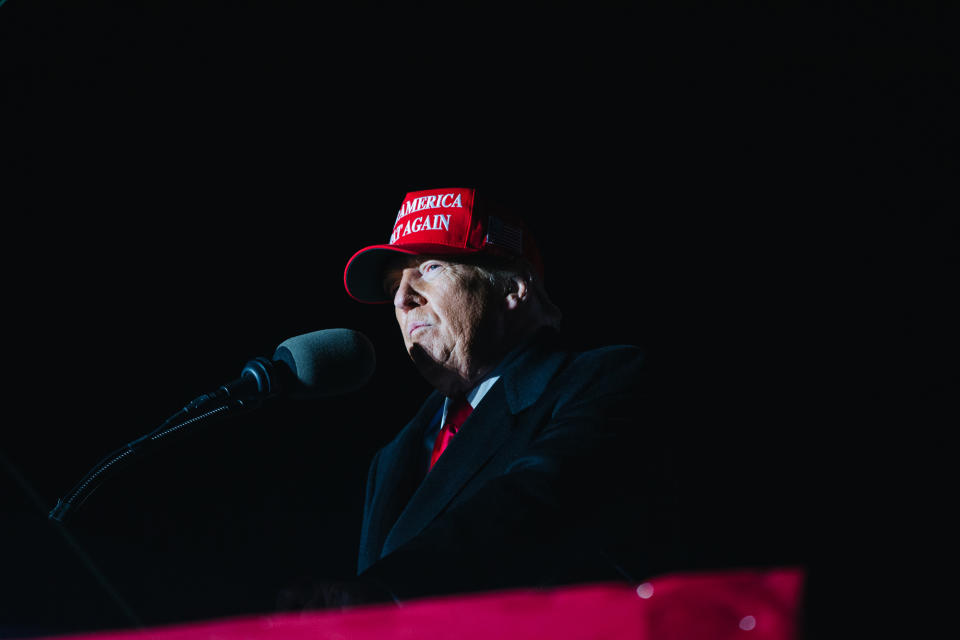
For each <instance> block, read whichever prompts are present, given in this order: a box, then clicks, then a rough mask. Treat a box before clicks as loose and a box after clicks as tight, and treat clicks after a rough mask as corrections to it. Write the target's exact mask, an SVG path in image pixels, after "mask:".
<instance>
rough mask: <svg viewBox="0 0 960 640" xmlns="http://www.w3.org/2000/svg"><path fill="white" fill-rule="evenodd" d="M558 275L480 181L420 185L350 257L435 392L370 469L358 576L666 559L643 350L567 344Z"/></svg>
mask: <svg viewBox="0 0 960 640" xmlns="http://www.w3.org/2000/svg"><path fill="white" fill-rule="evenodd" d="M543 278H544V269H543V265H542V261H541V259H540V254H539V252H538V250H537V247H536V245H535V243H534V241H533V238H532V237H530V234H529V233H528V231H527V229H526V228H525V226H524V225H523V223H522V222H520V221H519V219H518V218H517V217H516V216H514V215H513V214H511V213H508V211H507V209H506V208H504V207H503V206H502V205H497V204H495V203H494V202H493V201H492V200H490V199H489V198H485V193H484V192H482V191H481V192H477V190H474V189H468V188H449V189H431V190H425V191H416V192H411V193H408V194H407V195H406V197H405V198H404V200H403V202H402V204H401V207H400V210H399V213H398V214H397V217H396V219H395V221H394V226H393V230H392V234H391V236H390V242H389V244H383V245H373V246H370V247H366V248H364V249H361V250H360V251H358V252H357V253H356V254H354V255H353V257H351V258H350V260H349V262H348V264H347V266H346V269H345V272H344V285H345V287H346V290H347V292H348V293H349V294H350V296H352V297H353V298H355V299H356V300H359V301H361V302H364V303H391V302H392V304H393V306H394V309H395V313H396V319H397V324H398V325H399V329H400V332H401V335H402V337H403V341H404V344H405V346H406V349H407V352H408V354H409V355H410V358H411V359H412V361H413V363H414V365H415V366H416V368H417V370H418V371H419V372H420V374H421V375H422V376H423V377H424V378H425V379H426V380H427V381H428V382H429V383H430V384H431V385H432V386H433V387H434V388H435V391H434V392H433V393H432V394H431V395H430V396H429V397H428V398H427V399H426V400H425V402H424V403H423V405H422V406H421V408H420V410H419V412H418V413H417V414H416V415H415V416H414V417H413V419H412V420H410V422H409V423H408V424H407V425H406V426H405V427H404V428H403V429H402V430H401V431H400V432H399V434H398V435H397V436H396V438H394V439H393V441H392V442H390V443H389V444H387V445H386V446H385V447H383V448H382V449H381V450H380V451H379V452H378V453H377V454H376V455H375V457H374V459H373V461H372V463H371V465H370V469H369V474H368V483H367V487H366V501H365V507H364V517H363V524H362V533H361V542H360V553H359V564H358V574H359V577H360V579H361V580H363V581H366V582H367V584H376V585H379V587H381V588H383V589H384V590H385V592H386V593H389V596H390V597H392V598H394V599H397V600H403V599H406V598H413V597H421V596H426V595H431V594H449V593H462V592H468V591H478V590H492V589H500V588H509V587H537V586H550V585H560V584H568V583H573V582H583V581H609V580H628V581H634V580H639V579H641V578H642V577H644V576H645V575H648V574H649V573H650V572H651V571H653V570H655V568H656V566H657V560H658V558H657V552H656V551H652V549H653V548H654V547H653V546H652V545H654V542H655V541H654V537H653V536H651V535H650V534H651V532H652V525H651V511H650V506H651V501H650V500H649V496H650V495H651V493H652V492H653V491H654V490H655V483H654V480H653V472H654V471H655V470H656V469H657V468H658V466H657V464H656V462H657V460H656V455H655V454H654V453H653V452H654V451H656V447H655V446H654V444H653V442H654V439H653V437H652V433H651V432H652V431H653V429H654V427H653V426H652V425H651V424H649V423H645V422H644V420H652V416H651V415H649V413H647V412H646V410H645V407H644V403H645V400H644V393H645V385H644V381H643V367H642V362H643V358H642V354H641V352H640V351H639V350H638V349H637V348H636V347H631V346H610V347H604V348H599V349H596V350H592V351H587V352H583V353H575V352H571V351H568V350H566V349H564V347H563V346H562V343H561V339H560V334H559V330H558V328H559V325H560V310H559V309H558V308H557V307H556V306H555V305H554V304H553V303H552V302H551V301H550V298H549V296H548V295H547V292H546V289H545V288H544V279H543ZM591 303H594V304H595V303H596V302H595V301H591ZM613 311H614V310H612V309H611V310H608V311H606V312H613ZM598 319H599V318H598ZM641 443H643V444H641Z"/></svg>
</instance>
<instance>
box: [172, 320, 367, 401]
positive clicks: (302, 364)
mask: <svg viewBox="0 0 960 640" xmlns="http://www.w3.org/2000/svg"><path fill="white" fill-rule="evenodd" d="M375 368H376V354H375V353H374V349H373V344H372V343H371V342H370V339H369V338H367V337H366V336H365V335H363V334H362V333H360V332H358V331H353V330H351V329H323V330H321V331H314V332H312V333H305V334H303V335H299V336H294V337H293V338H288V339H286V340H284V341H283V342H281V343H280V345H279V346H278V347H277V349H276V351H274V353H273V357H272V358H271V359H267V358H263V357H259V358H254V359H253V360H250V361H249V362H247V363H246V365H245V366H244V367H243V370H242V371H241V373H240V378H238V379H237V380H234V381H233V382H229V383H227V384H225V385H222V386H221V387H220V388H219V389H217V391H215V392H214V393H213V394H207V395H204V396H200V397H199V398H197V399H196V400H194V401H193V403H191V404H194V405H197V404H199V403H205V402H207V400H208V399H213V398H217V399H220V398H225V397H232V398H239V399H245V400H251V399H253V400H258V399H265V398H271V397H274V396H277V395H287V396H290V397H291V398H300V399H310V398H324V397H329V396H335V395H341V394H344V393H349V392H350V391H355V390H356V389H359V388H360V387H362V386H363V385H364V384H366V383H367V381H368V380H370V377H371V376H372V375H373V371H374V369H375ZM188 406H190V405H188Z"/></svg>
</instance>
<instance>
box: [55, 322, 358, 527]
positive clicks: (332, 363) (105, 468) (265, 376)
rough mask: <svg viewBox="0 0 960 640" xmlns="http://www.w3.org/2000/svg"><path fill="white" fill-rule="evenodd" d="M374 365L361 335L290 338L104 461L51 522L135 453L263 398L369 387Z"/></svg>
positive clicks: (339, 332) (327, 332)
mask: <svg viewBox="0 0 960 640" xmlns="http://www.w3.org/2000/svg"><path fill="white" fill-rule="evenodd" d="M375 367H376V356H375V354H374V350H373V344H372V343H371V342H370V340H369V338H367V337H366V336H365V335H363V334H362V333H359V332H357V331H353V330H351V329H324V330H321V331H314V332H312V333H305V334H303V335H299V336H294V337H293V338H288V339H287V340H284V341H283V342H281V343H280V345H279V346H278V347H277V349H276V351H274V353H273V357H272V358H269V359H268V358H264V357H258V358H254V359H252V360H250V361H249V362H247V364H246V365H245V366H244V367H243V370H242V371H241V372H240V377H239V378H237V379H236V380H234V381H232V382H228V383H227V384H224V385H221V386H220V387H219V388H217V390H216V391H214V392H213V393H208V394H204V395H202V396H200V397H198V398H196V399H194V400H193V401H192V402H190V403H189V404H187V405H186V406H185V407H183V408H182V409H180V411H178V412H177V413H175V414H174V415H173V416H171V417H170V418H168V419H167V420H166V421H164V423H163V424H162V425H160V426H159V427H157V428H156V429H154V430H153V431H151V432H150V433H148V434H146V435H145V436H142V437H140V438H137V439H136V440H134V441H132V442H130V443H128V444H127V445H125V446H123V447H121V448H120V449H118V450H116V451H114V452H113V453H111V454H109V455H108V456H106V457H105V458H103V460H101V461H100V462H99V463H98V464H97V466H95V467H94V468H93V469H91V470H90V471H89V472H88V473H87V475H85V476H84V477H83V478H82V479H81V481H80V482H79V483H78V484H77V485H76V486H75V487H74V488H73V489H72V490H71V491H70V493H69V494H67V496H66V497H64V498H62V499H60V500H57V504H56V506H55V507H54V508H53V509H52V510H51V511H50V514H49V515H48V518H49V519H51V520H56V521H58V522H61V523H62V522H64V521H65V520H66V518H67V515H68V513H70V512H71V511H72V510H75V509H76V508H78V507H79V506H80V505H81V504H83V502H84V501H85V500H86V499H87V498H88V497H89V496H90V494H91V493H93V491H94V489H96V488H97V487H98V486H99V485H100V483H102V482H103V481H104V480H105V479H106V478H107V476H108V475H111V474H112V473H113V472H115V471H116V470H117V469H119V468H120V467H122V466H124V465H126V464H127V463H129V462H130V461H131V460H132V459H134V457H135V455H134V454H138V453H141V452H146V451H150V450H152V449H154V448H155V446H156V445H157V444H160V443H162V442H164V441H166V440H167V439H168V438H169V437H170V436H172V435H176V434H180V433H183V432H184V431H187V430H189V429H188V428H191V427H193V426H194V425H196V424H198V423H200V422H203V421H204V420H207V419H209V418H217V417H223V416H225V415H228V414H230V413H231V412H235V411H238V410H246V409H251V408H256V407H258V406H260V403H261V402H262V401H263V400H265V399H267V398H272V397H276V396H279V395H286V396H289V397H291V398H305V399H309V398H321V397H328V396H333V395H339V394H343V393H348V392H350V391H354V390H356V389H359V388H360V387H361V386H363V385H364V384H366V382H367V381H368V380H369V379H370V377H371V376H372V375H373V371H374V368H375Z"/></svg>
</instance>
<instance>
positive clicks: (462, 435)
mask: <svg viewBox="0 0 960 640" xmlns="http://www.w3.org/2000/svg"><path fill="white" fill-rule="evenodd" d="M552 347H553V345H552V344H551V342H550V341H549V340H545V339H543V336H541V339H540V340H537V341H535V342H534V343H533V345H531V346H530V348H528V349H526V350H524V351H522V353H521V354H520V355H519V356H517V357H516V358H515V359H514V360H513V361H511V362H508V363H507V364H506V366H504V369H503V371H502V372H501V374H500V376H501V377H500V380H499V381H498V382H497V383H496V384H495V385H494V386H493V387H492V388H491V389H490V391H488V392H487V395H486V396H485V397H484V398H483V401H482V402H480V404H479V405H478V406H477V408H476V409H475V410H474V411H473V413H472V414H471V415H470V417H469V418H468V419H467V420H466V422H464V424H463V426H462V427H461V429H460V431H459V432H458V433H457V436H456V437H455V438H454V439H453V440H452V441H451V443H450V445H448V447H447V449H446V450H445V451H444V453H443V455H442V456H441V457H440V459H439V460H438V461H437V463H436V465H435V466H434V467H433V470H432V471H430V472H429V473H428V474H427V476H426V478H425V479H424V480H423V482H422V483H421V484H420V486H419V487H418V488H417V490H416V492H415V493H414V494H413V497H412V498H411V499H410V502H409V503H408V504H407V506H406V508H405V509H404V510H403V512H402V513H401V514H400V517H399V518H398V519H397V521H396V524H395V525H394V526H393V528H392V529H391V530H390V533H389V534H388V535H387V538H386V540H385V541H384V545H383V551H382V552H381V556H384V555H387V554H388V553H390V552H391V551H393V550H394V549H396V548H397V547H399V546H401V545H402V544H404V543H405V542H407V541H408V540H410V539H411V538H413V537H414V536H416V535H417V534H419V533H420V532H421V531H422V530H423V529H424V527H426V526H427V525H428V524H430V522H432V521H433V520H434V519H435V518H436V517H437V516H438V515H439V514H440V513H441V512H442V511H443V510H444V509H445V508H446V507H447V505H448V504H450V502H451V501H452V500H453V499H454V498H455V497H456V496H457V494H458V493H460V491H461V490H463V488H464V487H465V486H466V485H467V484H468V483H469V482H470V480H471V478H473V477H474V476H475V475H476V474H477V473H478V472H479V471H480V470H481V469H482V468H483V466H484V465H485V464H486V463H487V461H488V460H490V458H491V457H492V456H493V455H494V454H495V453H496V451H497V450H498V449H499V448H500V447H501V446H503V444H504V443H505V442H506V441H507V440H508V439H509V437H510V435H511V433H512V431H513V426H514V423H515V421H516V418H515V416H516V414H517V413H519V412H520V411H522V410H523V409H526V408H527V407H529V406H530V405H532V404H533V403H534V402H536V400H537V399H538V398H539V397H540V396H541V395H542V394H543V391H544V389H545V388H546V386H547V383H548V382H549V380H550V379H551V378H552V377H553V376H554V374H555V373H556V372H557V370H558V369H559V368H560V366H561V364H562V363H563V360H564V359H565V357H566V356H565V354H564V353H563V352H560V351H557V350H555V349H553V348H552Z"/></svg>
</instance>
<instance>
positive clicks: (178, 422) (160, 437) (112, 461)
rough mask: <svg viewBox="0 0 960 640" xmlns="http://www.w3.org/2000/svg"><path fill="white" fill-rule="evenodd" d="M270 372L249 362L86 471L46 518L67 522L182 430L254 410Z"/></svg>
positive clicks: (259, 362) (261, 363)
mask: <svg viewBox="0 0 960 640" xmlns="http://www.w3.org/2000/svg"><path fill="white" fill-rule="evenodd" d="M273 368H274V363H271V362H270V361H268V360H266V359H265V358H255V359H254V360H251V361H250V362H248V363H247V365H246V367H244V371H243V376H242V377H241V379H240V380H238V381H236V382H234V383H231V384H227V385H223V386H221V387H220V388H219V389H217V390H216V391H215V392H213V393H205V394H203V395H202V396H199V397H198V398H196V399H194V400H193V401H192V402H190V403H189V404H187V405H186V406H185V407H183V408H182V409H180V410H179V411H178V412H177V413H175V414H173V415H172V416H170V417H169V418H167V419H166V420H165V421H164V422H163V424H161V425H160V426H159V427H157V428H156V429H154V430H153V431H151V432H150V433H148V434H146V435H144V436H141V437H139V438H137V439H136V440H134V441H132V442H128V443H127V444H126V445H124V446H123V447H121V448H119V449H117V450H116V451H114V452H112V453H110V454H108V455H107V456H105V457H104V458H103V459H102V460H101V461H100V462H98V463H97V465H96V466H95V467H93V468H92V469H91V470H90V471H88V472H87V474H86V475H85V476H83V478H82V479H81V480H80V482H78V483H77V484H76V486H74V487H73V489H71V490H70V492H69V493H67V494H66V496H64V497H63V498H59V499H58V500H57V504H56V506H55V507H54V508H53V509H51V510H50V513H49V515H48V517H49V518H50V519H51V520H56V521H57V522H59V523H61V524H62V523H64V522H66V520H67V517H68V516H69V515H70V514H71V513H72V512H73V511H75V510H76V509H78V508H79V507H80V506H81V505H82V504H83V503H84V502H85V501H86V500H87V498H89V497H90V495H91V494H92V493H93V492H94V491H95V490H96V489H97V488H98V487H99V486H100V485H101V484H102V483H103V482H104V481H105V480H106V479H107V478H108V477H110V476H112V475H113V474H114V473H115V472H116V471H117V470H119V469H121V468H123V467H125V466H127V465H128V464H129V463H130V462H131V461H132V460H134V459H135V457H136V456H137V455H143V454H147V453H152V452H153V451H154V450H156V449H157V447H158V445H160V444H163V443H165V442H166V441H167V440H168V439H169V438H170V437H172V436H174V435H177V434H180V433H182V432H183V430H184V429H186V428H188V427H192V426H194V425H197V424H199V423H201V422H204V421H207V420H210V419H212V418H218V417H224V416H227V415H232V414H236V413H240V412H243V411H248V410H251V409H255V408H257V407H258V406H260V404H261V401H262V399H263V398H264V397H266V394H265V393H263V392H268V393H269V392H271V391H275V388H274V387H275V385H271V383H270V377H269V376H270V373H272V371H273ZM251 391H252V393H251ZM258 392H259V393H258Z"/></svg>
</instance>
